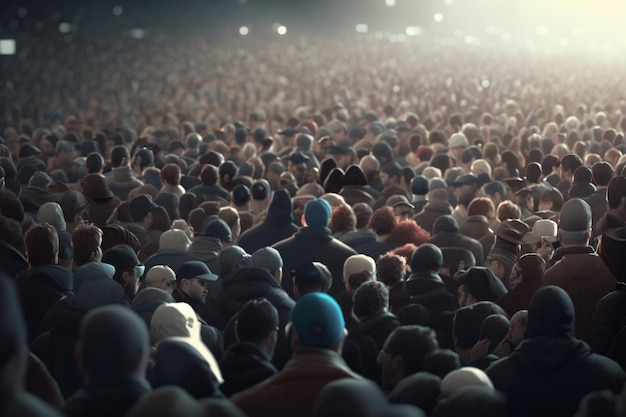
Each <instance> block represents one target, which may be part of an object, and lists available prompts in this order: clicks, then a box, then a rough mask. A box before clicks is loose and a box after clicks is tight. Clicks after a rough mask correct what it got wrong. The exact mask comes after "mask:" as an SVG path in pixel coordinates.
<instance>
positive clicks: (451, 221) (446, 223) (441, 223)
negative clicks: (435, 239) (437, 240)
mask: <svg viewBox="0 0 626 417" xmlns="http://www.w3.org/2000/svg"><path fill="white" fill-rule="evenodd" d="M458 231H459V222H458V221H457V220H456V219H455V218H454V217H452V216H450V215H447V214H446V215H445V216H440V217H439V218H438V219H437V220H435V223H434V224H433V234H435V235H436V234H437V233H440V232H453V233H454V232H458Z"/></svg>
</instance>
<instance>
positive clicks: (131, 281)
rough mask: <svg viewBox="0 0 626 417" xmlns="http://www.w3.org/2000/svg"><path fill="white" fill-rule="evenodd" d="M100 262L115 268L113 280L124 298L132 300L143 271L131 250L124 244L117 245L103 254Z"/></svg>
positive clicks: (143, 267) (142, 266) (143, 268)
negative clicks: (119, 286) (121, 289)
mask: <svg viewBox="0 0 626 417" xmlns="http://www.w3.org/2000/svg"><path fill="white" fill-rule="evenodd" d="M102 262H103V263H106V264H110V265H113V266H114V267H115V275H114V276H113V280H114V281H115V282H117V283H118V284H119V285H121V286H122V288H123V289H124V293H125V295H126V298H127V299H128V300H132V299H133V298H134V297H135V294H137V290H138V289H139V277H141V276H142V275H143V273H144V271H145V266H144V265H142V264H141V262H140V261H139V258H137V254H136V253H135V251H134V250H133V248H131V247H130V246H128V245H126V244H124V243H120V244H117V245H115V246H113V247H112V248H110V249H107V250H106V251H105V252H104V254H103V255H102Z"/></svg>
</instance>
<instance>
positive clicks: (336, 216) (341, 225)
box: [329, 206, 356, 233]
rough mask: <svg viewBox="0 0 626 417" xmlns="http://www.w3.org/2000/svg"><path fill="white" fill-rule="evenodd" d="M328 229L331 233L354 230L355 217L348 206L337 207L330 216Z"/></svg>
mask: <svg viewBox="0 0 626 417" xmlns="http://www.w3.org/2000/svg"><path fill="white" fill-rule="evenodd" d="M329 227H330V229H331V230H332V231H333V233H342V232H349V231H351V230H354V229H356V215H355V214H354V211H352V208H351V207H350V206H337V207H335V208H333V211H332V213H331V215H330V224H329Z"/></svg>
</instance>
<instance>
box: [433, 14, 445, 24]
mask: <svg viewBox="0 0 626 417" xmlns="http://www.w3.org/2000/svg"><path fill="white" fill-rule="evenodd" d="M433 19H435V22H437V23H441V22H443V15H442V14H441V13H435V15H434V16H433Z"/></svg>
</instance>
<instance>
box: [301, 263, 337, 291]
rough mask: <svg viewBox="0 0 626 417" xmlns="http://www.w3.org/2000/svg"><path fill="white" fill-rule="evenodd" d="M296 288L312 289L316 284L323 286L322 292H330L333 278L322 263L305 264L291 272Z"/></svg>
mask: <svg viewBox="0 0 626 417" xmlns="http://www.w3.org/2000/svg"><path fill="white" fill-rule="evenodd" d="M291 275H293V282H294V286H297V287H299V288H310V287H311V286H314V285H316V284H320V285H322V292H326V291H328V288H330V285H331V284H332V281H333V277H332V275H331V273H330V271H329V270H328V268H327V267H326V265H324V264H323V263H321V262H303V263H301V264H300V265H298V266H297V267H296V269H294V270H293V271H291Z"/></svg>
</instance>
